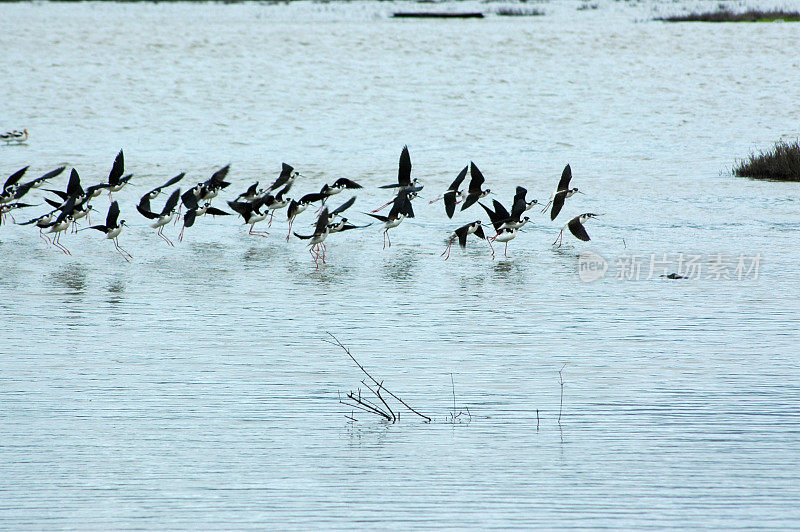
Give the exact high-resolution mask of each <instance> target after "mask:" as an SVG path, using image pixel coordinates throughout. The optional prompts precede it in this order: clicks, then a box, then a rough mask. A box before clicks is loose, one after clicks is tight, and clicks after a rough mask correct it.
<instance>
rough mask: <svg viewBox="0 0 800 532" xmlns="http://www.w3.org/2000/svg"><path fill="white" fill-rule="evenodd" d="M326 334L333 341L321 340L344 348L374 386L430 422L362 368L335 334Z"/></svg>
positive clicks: (390, 417) (429, 419)
mask: <svg viewBox="0 0 800 532" xmlns="http://www.w3.org/2000/svg"><path fill="white" fill-rule="evenodd" d="M328 335H329V336H330V337H331V338H333V340H334V341H333V342H331V341H330V340H323V341H325V342H327V343H329V344H331V345H335V346H338V347H340V348H342V350H344V352H345V353H347V356H349V357H350V359H351V360H352V361H353V362H354V363H355V364H356V366H358V368H359V369H360V370H361V371H362V372H363V373H364V375H366V376H367V377H368V378H369V380H371V381H372V382H373V383H374V384H375V386H377V387H378V388H379V390H380V389H383V391H385V392H386V393H388V394H389V395H391V396H392V397H393V398H394V399H395V400H397V402H399V403H400V404H401V405H403V406H404V407H406V408H407V409H409V410H410V411H412V412H413V413H415V414H417V415H418V416H419V417H421V418H423V419H424V420H425V421H426V422H428V423H430V422H431V418H429V417H428V416H426V415H425V414H421V413H420V412H417V411H416V410H414V409H413V408H412V407H411V406H409V405H408V403H406V402H405V401H403V400H402V399H400V398H399V397H398V396H396V395H395V394H393V393H392V392H390V391H389V390H387V389H386V387H384V386H383V383H382V382H378V380H377V379H375V377H373V376H372V375H370V374H369V372H368V371H367V370H366V369H365V368H364V366H362V365H361V363H360V362H359V361H358V360H356V357H354V356H353V354H352V353H351V352H350V350H349V349H348V348H347V347H345V345H344V344H342V342H340V341H339V339H338V338H336V336H334V335H333V334H332V333H330V332H328ZM376 395H378V394H377V393H376ZM379 397H380V395H379ZM381 400H382V401H383V398H381ZM382 413H383V415H384V416H387V414H386V413H385V412H382ZM387 418H388V419H390V420H391V419H392V418H395V419H396V418H397V416H394V413H392V416H387Z"/></svg>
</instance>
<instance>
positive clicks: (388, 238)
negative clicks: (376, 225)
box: [386, 229, 392, 247]
mask: <svg viewBox="0 0 800 532" xmlns="http://www.w3.org/2000/svg"><path fill="white" fill-rule="evenodd" d="M386 240H388V241H389V247H392V237H390V236H389V230H388V229H387V230H386Z"/></svg>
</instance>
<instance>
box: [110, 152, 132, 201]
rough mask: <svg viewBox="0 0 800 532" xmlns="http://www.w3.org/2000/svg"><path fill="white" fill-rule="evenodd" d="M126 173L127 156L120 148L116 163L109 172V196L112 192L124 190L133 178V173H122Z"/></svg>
mask: <svg viewBox="0 0 800 532" xmlns="http://www.w3.org/2000/svg"><path fill="white" fill-rule="evenodd" d="M124 173H125V156H124V155H123V154H122V150H119V153H118V154H117V157H116V158H115V159H114V165H113V166H112V167H111V171H110V172H109V173H108V187H107V188H108V196H109V197H111V193H112V192H119V191H120V190H122V187H124V186H125V185H126V184H127V183H128V181H130V180H131V178H132V177H133V174H128V175H122V174H124Z"/></svg>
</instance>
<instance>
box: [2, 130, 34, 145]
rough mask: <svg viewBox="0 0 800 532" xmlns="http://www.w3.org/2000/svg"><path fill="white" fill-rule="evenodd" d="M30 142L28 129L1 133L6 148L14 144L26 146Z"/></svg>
mask: <svg viewBox="0 0 800 532" xmlns="http://www.w3.org/2000/svg"><path fill="white" fill-rule="evenodd" d="M27 140H28V128H23V129H21V130H19V129H15V130H13V131H6V132H5V133H0V141H3V142H5V143H6V146H7V145H9V144H11V143H14V144H24V143H25V142H27Z"/></svg>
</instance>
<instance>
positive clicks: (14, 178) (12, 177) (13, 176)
mask: <svg viewBox="0 0 800 532" xmlns="http://www.w3.org/2000/svg"><path fill="white" fill-rule="evenodd" d="M28 168H29V167H28V166H26V167H25V168H20V169H19V170H17V171H16V172H14V173H13V174H11V175H10V176H9V177H8V179H6V184H5V185H3V191H5V190H6V189H7V188H8V187H10V186H12V185H16V184H17V181H19V180H20V179H21V178H22V176H23V175H25V172H27V171H28Z"/></svg>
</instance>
